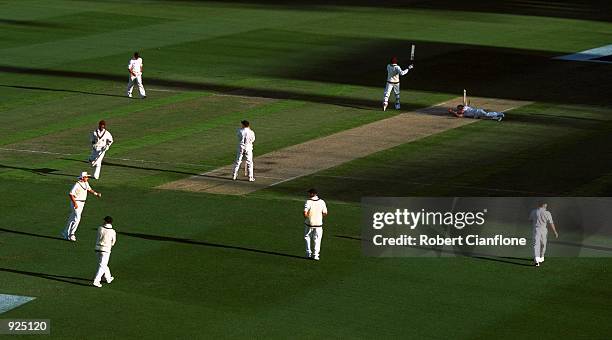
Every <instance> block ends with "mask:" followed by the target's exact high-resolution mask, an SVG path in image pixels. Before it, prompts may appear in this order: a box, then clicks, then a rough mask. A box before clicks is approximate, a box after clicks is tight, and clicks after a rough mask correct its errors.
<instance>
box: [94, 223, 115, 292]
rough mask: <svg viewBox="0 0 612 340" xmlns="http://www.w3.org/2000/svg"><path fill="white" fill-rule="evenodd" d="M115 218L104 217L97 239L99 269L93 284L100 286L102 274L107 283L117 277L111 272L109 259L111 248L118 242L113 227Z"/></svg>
mask: <svg viewBox="0 0 612 340" xmlns="http://www.w3.org/2000/svg"><path fill="white" fill-rule="evenodd" d="M112 223H113V218H112V217H110V216H106V217H105V218H104V224H103V225H101V226H100V227H99V228H98V238H97V239H96V253H97V254H98V271H97V272H96V277H95V278H94V281H93V285H94V286H96V287H98V288H100V287H102V284H101V283H100V281H101V280H102V276H104V280H106V283H111V282H113V280H114V279H115V278H114V277H113V276H112V275H111V272H110V268H109V267H108V261H109V260H110V254H111V249H112V248H113V246H114V245H115V242H117V233H116V232H115V230H114V229H113V224H112Z"/></svg>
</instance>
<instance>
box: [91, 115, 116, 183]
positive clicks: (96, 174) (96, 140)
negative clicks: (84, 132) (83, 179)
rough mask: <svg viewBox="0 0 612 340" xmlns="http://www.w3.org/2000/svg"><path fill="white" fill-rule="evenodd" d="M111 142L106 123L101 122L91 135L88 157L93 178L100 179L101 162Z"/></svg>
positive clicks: (111, 136)
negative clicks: (89, 154)
mask: <svg viewBox="0 0 612 340" xmlns="http://www.w3.org/2000/svg"><path fill="white" fill-rule="evenodd" d="M113 142H114V140H113V135H111V133H110V132H108V130H106V122H105V121H103V120H101V121H100V122H99V123H98V128H97V129H96V130H94V131H93V132H92V133H91V156H89V161H90V162H91V166H92V167H93V178H95V179H100V170H101V169H102V160H103V159H104V155H105V154H106V151H107V150H108V149H109V148H110V146H111V144H113Z"/></svg>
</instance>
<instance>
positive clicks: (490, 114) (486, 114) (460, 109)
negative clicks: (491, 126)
mask: <svg viewBox="0 0 612 340" xmlns="http://www.w3.org/2000/svg"><path fill="white" fill-rule="evenodd" d="M448 112H449V113H452V114H454V115H455V117H458V118H474V119H492V120H496V121H498V122H501V120H502V119H504V113H503V112H495V111H488V110H485V109H479V108H475V107H471V106H468V105H457V110H453V109H448Z"/></svg>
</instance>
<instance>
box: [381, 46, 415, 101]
mask: <svg viewBox="0 0 612 340" xmlns="http://www.w3.org/2000/svg"><path fill="white" fill-rule="evenodd" d="M410 59H411V60H414V45H412V49H411V51H410ZM413 68H414V66H413V65H412V64H410V65H409V66H408V68H407V69H405V70H402V68H401V67H400V66H399V65H398V64H397V57H393V58H391V63H389V64H388V65H387V84H386V86H385V95H384V97H383V111H387V106H388V105H389V96H390V95H391V90H393V93H395V109H396V110H399V109H400V76H404V75H406V74H407V73H408V71H410V70H411V69H413Z"/></svg>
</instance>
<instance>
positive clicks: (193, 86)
mask: <svg viewBox="0 0 612 340" xmlns="http://www.w3.org/2000/svg"><path fill="white" fill-rule="evenodd" d="M0 72H5V73H23V74H30V75H44V76H54V77H64V78H79V79H94V80H104V81H116V82H125V77H124V76H118V75H114V74H105V73H96V72H82V71H79V72H76V71H64V70H50V69H35V68H27V67H17V66H7V65H0ZM143 82H146V84H149V85H158V86H162V87H169V88H177V89H189V90H198V91H211V92H220V93H225V94H229V95H241V96H247V97H258V98H272V99H292V100H299V101H305V102H312V103H321V104H332V105H338V106H345V107H351V108H356V109H365V110H371V109H373V108H376V109H377V108H378V107H379V106H380V100H379V98H376V100H374V99H363V98H350V97H337V96H333V95H317V94H308V93H300V92H295V91H289V90H276V89H257V88H248V87H243V86H233V85H224V84H213V83H207V82H193V81H179V80H167V79H159V78H146V80H143ZM403 106H404V109H405V110H413V109H417V108H419V106H416V105H411V104H409V103H406V104H404V105H403Z"/></svg>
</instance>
